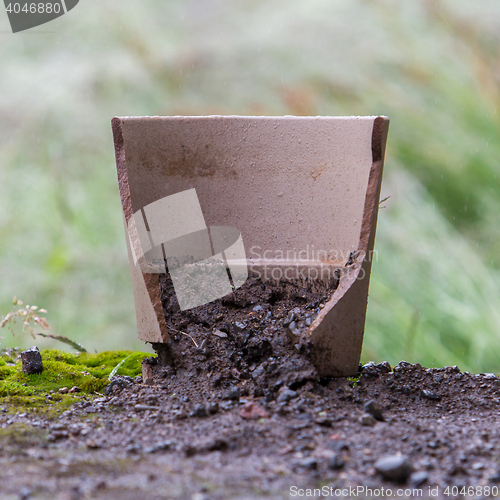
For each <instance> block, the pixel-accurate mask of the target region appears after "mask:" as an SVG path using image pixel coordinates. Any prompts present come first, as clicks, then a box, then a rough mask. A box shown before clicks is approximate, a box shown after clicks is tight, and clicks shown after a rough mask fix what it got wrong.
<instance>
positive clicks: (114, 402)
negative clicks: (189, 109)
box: [0, 276, 500, 500]
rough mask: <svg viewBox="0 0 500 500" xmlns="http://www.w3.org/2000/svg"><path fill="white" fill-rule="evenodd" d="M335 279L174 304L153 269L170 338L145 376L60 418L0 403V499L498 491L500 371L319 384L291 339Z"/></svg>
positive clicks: (392, 372) (363, 374)
mask: <svg viewBox="0 0 500 500" xmlns="http://www.w3.org/2000/svg"><path fill="white" fill-rule="evenodd" d="M335 286H336V283H331V284H330V285H329V286H328V287H325V288H322V289H317V288H315V287H314V286H312V285H311V286H308V285H307V283H306V284H301V285H299V284H294V283H284V282H282V283H279V284H276V283H274V284H273V283H271V282H265V283H263V282H261V281H260V280H258V279H256V278H252V279H250V280H248V282H247V283H245V285H244V286H243V287H242V288H241V289H238V290H236V291H235V293H234V294H232V295H231V296H230V297H226V298H223V299H220V300H218V301H216V302H214V303H211V304H208V305H206V306H201V307H199V308H195V309H192V310H190V311H187V312H183V313H181V312H180V311H179V308H178V305H176V301H175V296H174V294H173V290H172V285H171V282H169V280H168V277H167V276H163V277H162V279H161V287H162V300H163V304H164V308H165V316H166V320H167V323H168V326H169V329H170V331H171V341H170V343H169V344H168V345H155V346H154V347H155V348H156V350H157V352H158V353H159V356H158V357H151V358H148V359H146V360H145V361H144V362H143V377H138V378H136V379H132V378H127V377H115V378H114V379H113V380H112V382H111V384H110V385H109V386H108V388H107V390H106V394H103V395H98V396H97V397H95V398H91V397H89V396H85V395H83V396H81V397H80V401H79V402H78V403H76V404H75V405H74V406H73V407H71V408H70V409H69V410H67V411H65V412H64V413H62V414H60V416H59V417H58V418H57V419H53V418H52V419H48V418H45V417H41V416H40V414H39V413H37V412H36V410H34V411H32V412H31V413H20V412H18V411H17V412H16V409H15V408H14V407H12V406H9V405H7V404H5V403H2V401H1V400H0V498H1V499H11V498H12V499H21V498H23V499H28V498H41V499H42V498H43V499H51V500H52V499H61V500H62V499H81V498H92V499H94V498H96V499H117V498H120V499H139V498H147V499H160V498H161V499H170V498H172V499H186V500H187V499H189V500H222V499H234V498H238V499H261V498H262V499H264V498H265V499H274V498H320V497H322V498H352V497H356V498H373V497H378V498H458V497H461V498H465V497H471V498H486V497H488V496H497V495H499V494H500V490H499V488H500V426H498V422H499V413H498V410H499V404H500V379H499V378H498V377H496V376H495V375H494V374H480V375H474V374H470V373H461V372H460V369H459V368H458V367H446V368H439V369H437V368H432V369H425V368H423V367H422V366H420V365H418V364H416V365H411V364H409V363H406V362H404V361H402V362H400V363H399V364H398V365H397V366H395V367H391V366H390V365H389V363H387V362H385V363H380V364H375V363H368V364H367V365H365V366H364V367H362V368H360V372H359V374H358V376H357V377H354V378H337V379H319V378H318V376H317V373H316V370H315V368H314V366H313V365H312V364H311V363H310V362H309V360H308V348H307V344H306V343H304V342H301V341H300V340H299V339H300V333H301V332H303V331H304V330H305V329H307V327H308V325H309V324H310V322H311V321H312V320H313V319H314V317H315V315H316V314H318V312H319V311H320V309H321V308H322V306H323V304H324V303H325V301H326V300H328V298H329V296H330V294H331V293H332V292H333V290H334V289H335ZM321 495H322V496H321Z"/></svg>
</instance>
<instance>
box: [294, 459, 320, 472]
mask: <svg viewBox="0 0 500 500" xmlns="http://www.w3.org/2000/svg"><path fill="white" fill-rule="evenodd" d="M299 465H300V466H301V467H304V468H305V469H312V470H314V469H317V468H318V461H317V460H316V459H315V458H314V457H307V458H304V460H301V461H300V463H299Z"/></svg>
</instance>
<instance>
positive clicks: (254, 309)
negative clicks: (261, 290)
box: [253, 305, 264, 312]
mask: <svg viewBox="0 0 500 500" xmlns="http://www.w3.org/2000/svg"><path fill="white" fill-rule="evenodd" d="M263 310H264V308H263V307H262V306H259V305H257V306H255V307H254V308H253V312H261V311H263Z"/></svg>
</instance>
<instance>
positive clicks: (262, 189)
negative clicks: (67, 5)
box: [112, 116, 389, 376]
mask: <svg viewBox="0 0 500 500" xmlns="http://www.w3.org/2000/svg"><path fill="white" fill-rule="evenodd" d="M112 125H113V133H114V141H115V151H116V162H117V169H118V180H119V187H120V195H121V201H122V207H123V214H124V221H125V228H126V234H127V243H128V252H129V260H130V268H131V273H132V281H133V289H134V299H135V305H136V315H137V327H138V332H139V338H140V339H142V340H144V341H147V342H151V343H168V342H169V331H168V327H167V324H166V321H165V314H164V310H163V306H162V302H161V299H160V288H159V276H160V274H159V273H165V272H166V268H165V262H167V267H168V272H169V273H170V274H171V276H172V281H173V284H174V287H175V292H176V295H177V299H178V304H179V307H180V309H181V310H189V309H190V308H193V307H198V306H200V305H202V304H206V303H209V302H210V301H212V300H216V299H217V298H219V297H222V296H225V295H227V294H230V293H233V290H234V289H236V288H238V287H240V286H242V285H243V284H244V283H245V280H246V279H247V277H248V275H249V274H250V275H252V274H258V275H259V276H260V277H261V279H263V280H267V279H273V280H278V281H279V280H280V279H285V278H286V279H292V280H295V281H303V282H308V283H311V282H317V283H322V284H323V285H324V286H327V285H328V283H329V282H330V281H331V280H332V277H333V276H335V277H337V278H338V277H340V279H339V280H338V287H337V288H336V290H335V291H334V292H333V294H332V295H331V296H330V298H329V300H328V301H327V302H326V303H325V304H324V307H323V308H322V309H321V311H320V312H319V314H318V315H317V316H316V318H315V319H314V321H313V322H312V324H311V325H309V326H308V328H307V331H304V332H302V333H301V334H300V335H301V336H302V337H304V338H306V339H308V340H309V341H310V342H309V343H310V346H311V359H312V361H313V362H314V364H315V366H316V368H317V370H318V372H319V374H320V375H321V376H347V375H353V374H355V373H356V372H357V369H358V363H359V359H360V354H361V346H362V340H363V331H364V324H365V314H366V306H367V298H368V284H369V276H370V268H371V255H372V250H373V244H374V238H375V227H376V222H377V213H378V202H379V194H380V184H381V178H382V166H383V159H384V150H385V143H386V137H387V130H388V125H389V120H388V119H387V118H386V117H292V116H286V117H243V116H206V117H124V118H114V119H113V122H112ZM197 280H201V282H202V283H203V285H202V286H199V282H200V281H198V282H197Z"/></svg>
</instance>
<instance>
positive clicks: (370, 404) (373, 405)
mask: <svg viewBox="0 0 500 500" xmlns="http://www.w3.org/2000/svg"><path fill="white" fill-rule="evenodd" d="M363 410H364V411H365V413H369V414H370V415H371V416H372V417H373V418H374V419H375V420H379V421H380V422H383V421H384V415H383V414H382V410H381V409H380V406H379V405H378V403H377V402H375V401H373V400H370V401H367V402H366V403H365V404H364V406H363Z"/></svg>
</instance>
